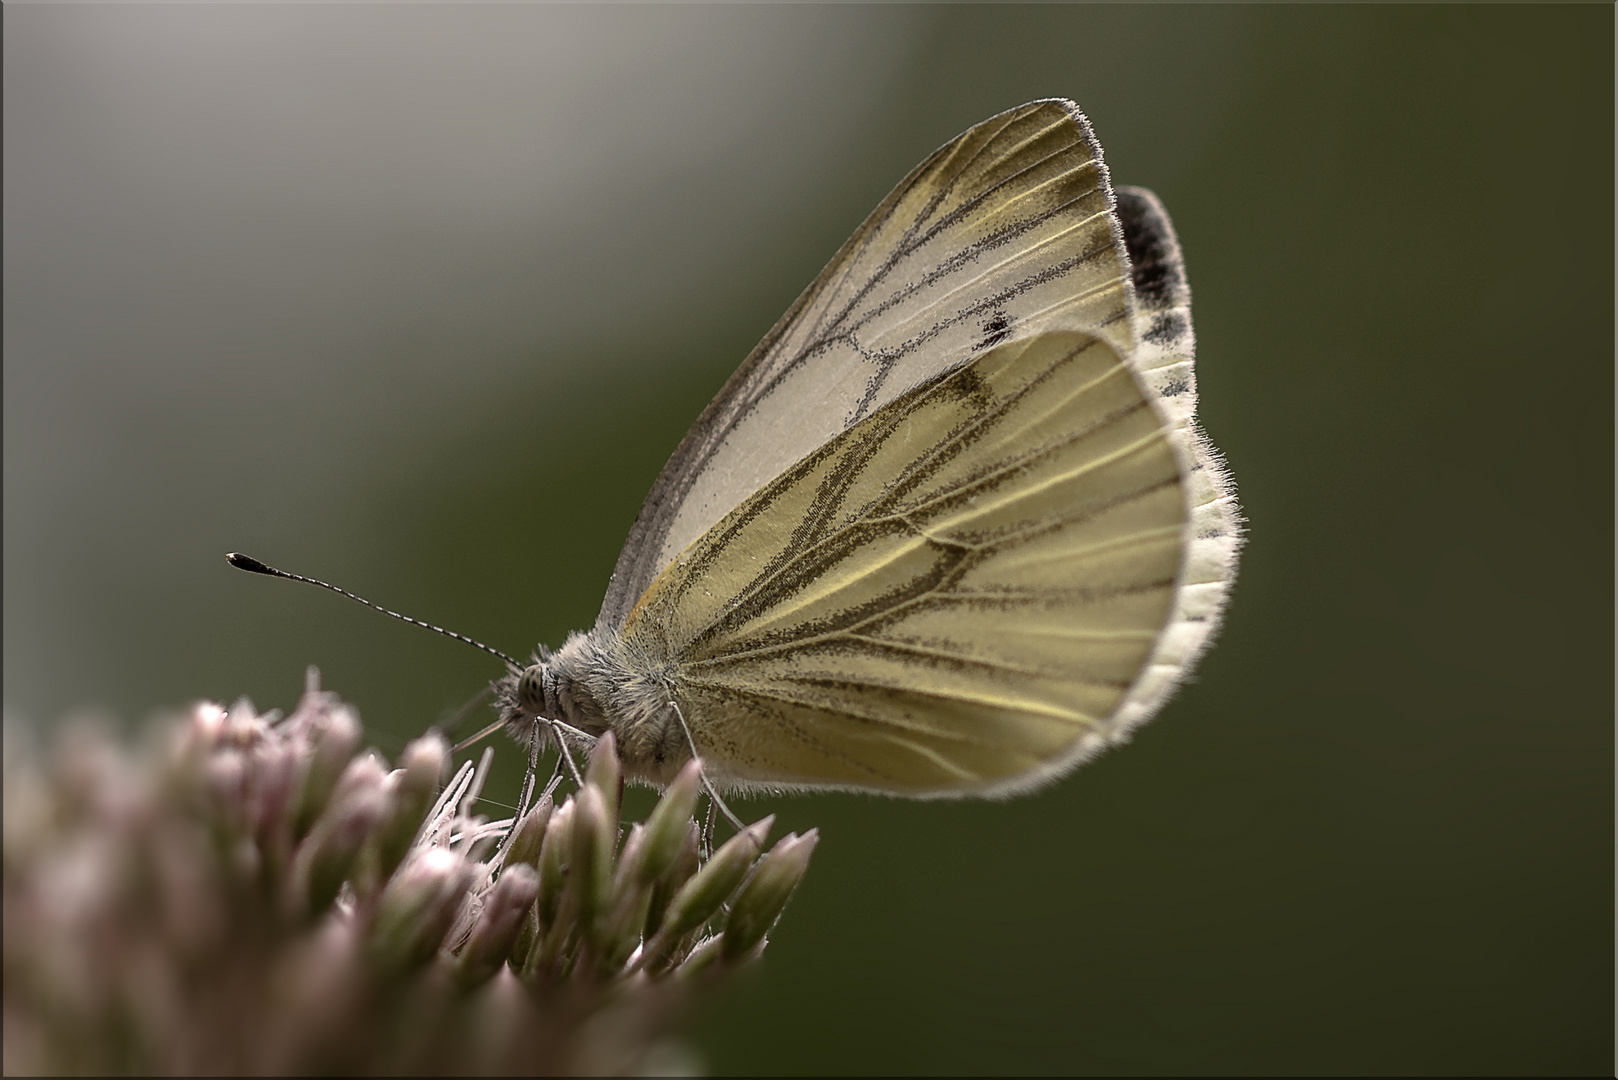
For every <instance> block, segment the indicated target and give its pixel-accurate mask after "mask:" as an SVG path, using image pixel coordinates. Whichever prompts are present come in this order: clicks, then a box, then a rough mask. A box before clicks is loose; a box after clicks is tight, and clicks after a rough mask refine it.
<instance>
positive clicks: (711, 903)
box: [648, 814, 775, 951]
mask: <svg viewBox="0 0 1618 1080" xmlns="http://www.w3.org/2000/svg"><path fill="white" fill-rule="evenodd" d="M774 822H775V815H774V814H771V815H770V816H769V817H767V818H765V819H764V820H763V821H755V822H754V823H753V824H751V825H749V826H748V827H747V828H745V829H743V830H742V831H741V832H739V833H737V834H736V835H735V836H733V837H731V838H730V839H729V840H728V841H726V842H725V844H724V846H723V847H721V848H720V849H719V850H718V851H716V852H714V853H713V857H712V858H710V859H709V860H708V864H707V865H706V866H704V867H703V868H702V869H701V870H698V871H697V873H696V876H695V877H693V878H692V879H691V880H690V881H688V882H686V883H685V885H683V886H682V887H681V888H680V891H679V892H677V893H675V894H674V899H672V900H670V901H669V907H668V911H667V912H666V913H665V914H664V916H663V925H662V927H660V928H659V929H658V931H657V936H658V937H659V938H663V939H665V940H669V939H677V938H679V937H680V936H681V935H682V934H685V933H688V932H689V931H692V930H695V929H696V928H697V927H699V926H701V925H702V924H703V923H705V922H707V921H708V920H709V919H711V918H713V916H714V913H715V912H717V911H718V910H719V906H720V905H721V904H723V903H724V902H725V901H726V900H728V899H730V894H731V893H733V892H735V891H736V887H737V886H738V885H740V884H741V883H742V879H743V878H745V877H746V876H747V871H748V869H749V868H750V867H751V866H752V865H753V860H754V859H757V858H758V853H759V850H760V849H761V848H762V847H763V846H764V838H765V837H766V836H768V835H769V834H770V826H771V825H772V824H773V823H774ZM648 951H651V950H648Z"/></svg>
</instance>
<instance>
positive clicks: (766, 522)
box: [623, 331, 1189, 795]
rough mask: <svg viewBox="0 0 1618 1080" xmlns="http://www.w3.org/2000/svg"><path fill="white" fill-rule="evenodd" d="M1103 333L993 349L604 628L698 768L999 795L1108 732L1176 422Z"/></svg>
mask: <svg viewBox="0 0 1618 1080" xmlns="http://www.w3.org/2000/svg"><path fill="white" fill-rule="evenodd" d="M1151 397H1152V395H1151V393H1150V391H1148V390H1145V389H1143V388H1142V386H1141V385H1140V384H1139V383H1138V381H1137V379H1136V378H1135V376H1134V374H1133V373H1132V372H1131V369H1130V367H1129V365H1128V364H1127V362H1126V361H1124V360H1123V359H1122V358H1121V357H1120V355H1119V353H1118V352H1117V351H1116V350H1115V349H1114V347H1113V346H1112V345H1111V344H1110V343H1109V342H1108V341H1107V340H1106V339H1105V338H1103V337H1101V336H1096V335H1091V334H1088V333H1084V332H1078V331H1063V332H1050V333H1045V334H1038V335H1034V336H1032V337H1028V338H1021V339H1017V340H1013V341H1010V342H1007V343H1005V344H1003V345H1000V346H998V347H996V348H994V349H992V350H990V351H988V352H986V353H983V354H980V355H979V357H978V358H977V359H976V360H974V361H972V362H971V363H970V364H968V365H967V366H964V367H959V368H957V369H956V370H954V371H953V372H952V373H950V374H947V375H944V376H941V377H937V378H935V379H933V380H932V381H930V382H928V383H926V384H925V385H923V386H921V387H918V388H915V389H913V390H911V391H910V392H909V393H907V394H904V395H902V396H900V397H899V398H897V399H896V400H893V401H891V402H889V403H887V404H885V405H883V406H881V407H880V408H878V409H876V410H875V411H873V412H872V413H870V414H869V415H867V416H866V417H865V418H864V419H862V420H860V421H859V422H857V423H856V424H854V425H853V426H852V427H850V428H848V429H847V430H846V431H844V432H843V433H841V434H839V435H836V436H835V437H833V438H831V439H830V440H829V441H828V442H827V443H826V444H825V445H824V446H822V447H821V448H820V449H818V450H816V451H814V452H813V453H811V454H810V455H809V456H808V457H807V458H805V459H804V460H802V461H801V462H799V463H798V464H796V465H794V466H793V467H791V468H790V469H789V470H788V471H786V472H785V473H783V474H782V475H781V476H779V477H778V478H776V479H775V480H774V481H773V482H771V483H770V484H768V485H767V486H766V487H764V488H763V489H762V490H760V491H758V492H756V493H755V494H753V495H752V496H751V497H749V498H748V499H747V500H745V501H744V502H743V503H742V504H741V505H740V506H738V507H736V508H735V509H734V510H733V511H731V512H730V513H729V514H728V515H726V516H725V518H724V519H723V520H722V521H721V522H720V523H719V524H718V525H716V526H715V527H714V528H712V529H710V530H709V531H708V532H707V533H706V534H705V535H703V536H702V537H701V538H700V539H699V540H698V541H697V542H696V543H695V544H693V545H692V546H691V547H690V548H688V549H687V550H686V551H684V552H683V553H682V554H680V556H679V557H678V558H677V559H676V560H675V561H674V562H673V563H672V564H671V565H670V566H669V567H668V569H667V570H666V571H665V572H664V573H663V574H662V575H661V576H660V577H659V578H658V579H657V580H656V581H655V582H654V583H653V584H652V586H651V588H650V589H648V590H647V591H646V593H645V594H644V596H643V597H642V598H641V600H640V603H639V604H637V605H636V606H635V608H634V610H633V611H632V612H631V614H630V616H629V618H628V620H627V622H626V624H625V626H624V630H623V634H624V642H625V644H626V645H627V647H628V648H629V650H630V651H631V652H633V653H635V654H638V655H639V656H641V657H643V658H645V660H646V661H648V662H650V663H651V665H652V666H653V667H654V668H655V669H657V670H660V671H665V672H667V673H668V675H669V676H670V677H671V679H672V683H673V691H674V697H675V700H676V701H677V702H678V703H679V705H680V707H681V710H682V712H683V714H684V716H685V717H686V720H687V722H688V723H689V725H690V728H691V731H692V734H693V736H694V738H695V740H696V743H697V749H698V750H699V752H700V753H702V754H703V756H704V757H705V759H706V760H707V761H708V763H709V765H710V769H711V770H712V772H713V774H714V775H715V778H716V779H717V780H719V781H721V782H722V783H728V784H730V785H732V786H743V787H745V786H751V785H758V786H771V787H796V786H804V787H840V788H856V789H868V790H878V791H886V792H893V793H901V794H908V795H951V794H971V793H989V792H995V791H1002V790H1014V789H1016V788H1019V787H1025V786H1028V785H1030V784H1032V783H1035V782H1037V781H1038V780H1040V779H1042V778H1043V777H1045V776H1048V775H1053V774H1055V773H1057V772H1059V771H1062V770H1063V769H1064V768H1066V767H1067V766H1069V765H1071V764H1072V763H1073V762H1075V761H1077V760H1079V759H1080V758H1082V757H1083V756H1084V755H1085V754H1086V753H1087V752H1090V751H1092V750H1094V749H1096V748H1099V747H1100V746H1101V745H1103V744H1104V743H1105V741H1106V739H1107V738H1108V737H1109V735H1110V734H1111V731H1110V730H1109V724H1110V722H1111V720H1110V718H1112V717H1113V716H1114V714H1115V712H1116V711H1118V709H1119V707H1120V705H1121V704H1122V703H1123V702H1124V701H1125V700H1126V698H1127V696H1128V695H1129V693H1130V691H1131V688H1132V686H1134V684H1135V683H1136V680H1137V679H1138V678H1139V677H1140V676H1141V674H1142V672H1143V670H1145V669H1146V667H1147V666H1148V662H1149V660H1150V659H1151V658H1152V656H1153V653H1154V650H1155V649H1156V648H1157V645H1158V639H1159V635H1160V632H1161V631H1162V630H1163V628H1164V626H1165V624H1166V622H1167V621H1168V620H1169V617H1170V614H1171V612H1172V611H1173V610H1174V606H1175V597H1176V582H1177V577H1178V576H1179V574H1180V571H1181V566H1182V562H1183V559H1184V556H1185V554H1186V547H1187V544H1188V542H1189V535H1188V530H1187V528H1186V525H1187V519H1188V513H1189V511H1188V504H1187V499H1186V492H1185V489H1184V484H1183V481H1182V475H1183V473H1182V468H1181V464H1180V460H1179V456H1178V453H1179V452H1178V450H1177V449H1176V446H1175V445H1174V442H1173V438H1172V434H1173V433H1172V428H1171V427H1170V426H1169V425H1167V424H1165V422H1164V420H1163V418H1162V416H1161V415H1160V413H1159V411H1158V409H1157V407H1156V406H1155V405H1154V403H1153V401H1152V400H1151Z"/></svg>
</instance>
